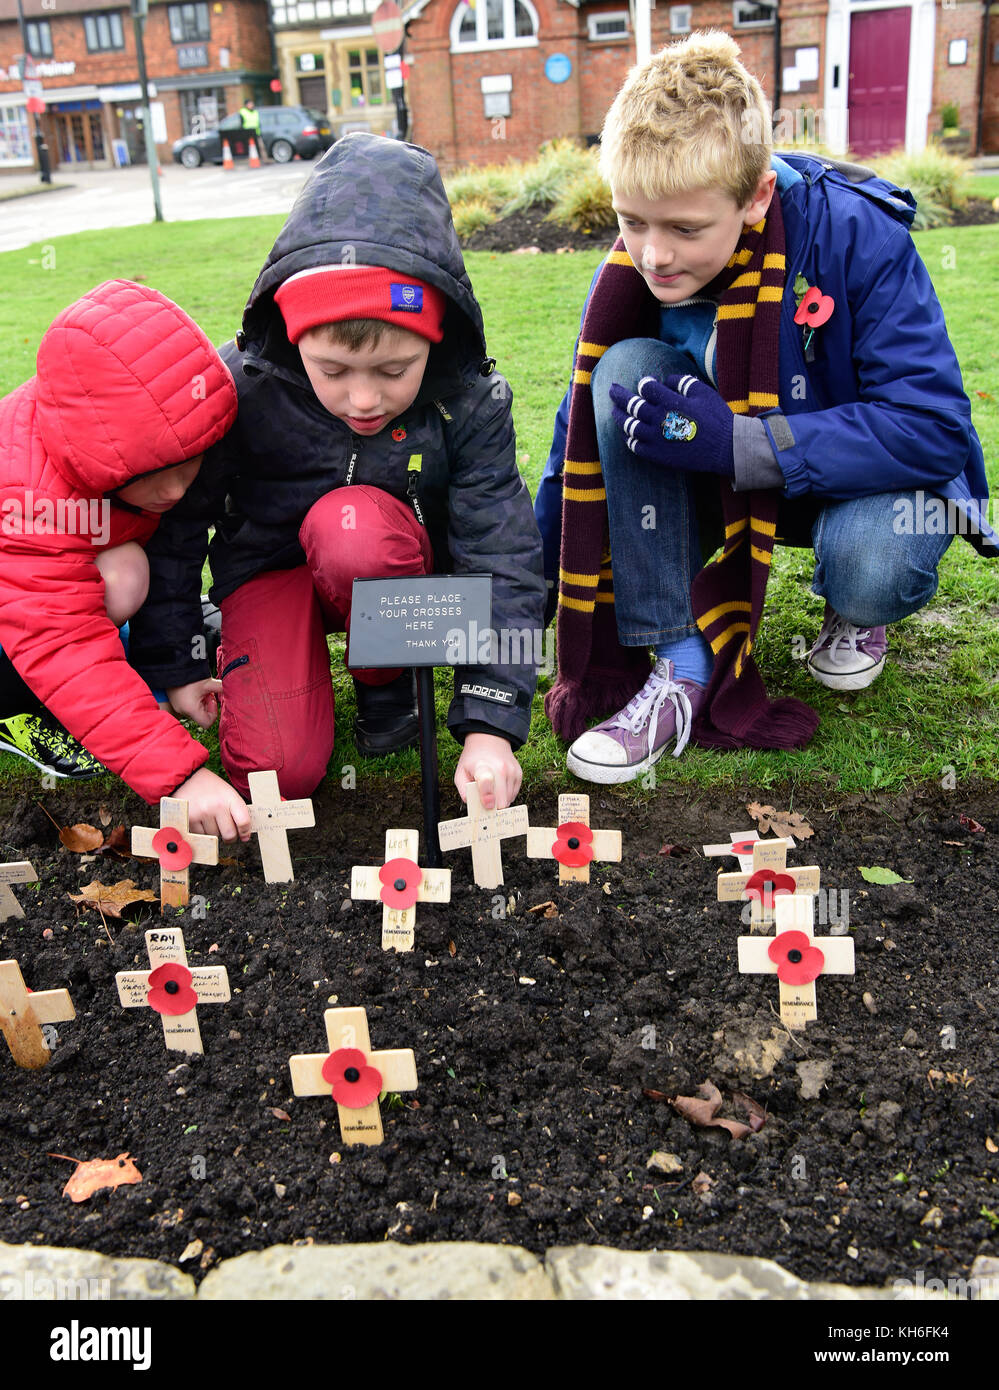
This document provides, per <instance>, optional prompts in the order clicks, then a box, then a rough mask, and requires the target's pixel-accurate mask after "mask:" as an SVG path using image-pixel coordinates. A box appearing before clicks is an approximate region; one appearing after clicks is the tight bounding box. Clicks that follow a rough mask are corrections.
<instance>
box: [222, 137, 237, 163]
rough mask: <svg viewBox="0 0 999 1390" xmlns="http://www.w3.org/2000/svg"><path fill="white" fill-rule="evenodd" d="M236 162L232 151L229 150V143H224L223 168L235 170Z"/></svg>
mask: <svg viewBox="0 0 999 1390" xmlns="http://www.w3.org/2000/svg"><path fill="white" fill-rule="evenodd" d="M235 167H236V161H235V160H234V159H233V157H232V150H231V149H230V148H229V141H228V140H223V141H222V168H223V169H235Z"/></svg>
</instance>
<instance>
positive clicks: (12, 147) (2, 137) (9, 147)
mask: <svg viewBox="0 0 999 1390" xmlns="http://www.w3.org/2000/svg"><path fill="white" fill-rule="evenodd" d="M31 162H32V159H31V131H30V129H29V126H28V113H27V111H26V110H25V108H24V107H23V106H0V166H2V165H10V164H30V163H31Z"/></svg>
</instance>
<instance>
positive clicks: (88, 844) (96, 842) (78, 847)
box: [59, 824, 104, 854]
mask: <svg viewBox="0 0 999 1390" xmlns="http://www.w3.org/2000/svg"><path fill="white" fill-rule="evenodd" d="M59 839H60V840H61V841H62V843H63V844H64V845H65V846H66V848H67V849H68V850H72V852H73V853H74V854H90V853H92V852H93V850H95V849H97V848H99V846H101V845H102V844H103V843H104V831H103V830H98V829H97V826H96V825H85V824H79V825H64V826H63V828H62V829H61V830H60V831H59Z"/></svg>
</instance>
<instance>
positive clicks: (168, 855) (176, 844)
mask: <svg viewBox="0 0 999 1390" xmlns="http://www.w3.org/2000/svg"><path fill="white" fill-rule="evenodd" d="M153 849H154V850H155V851H156V854H157V857H158V858H159V861H160V868H161V869H171V870H177V869H186V868H187V866H188V864H190V862H191V860H192V859H193V858H194V850H193V849H192V848H191V846H190V845H189V844H188V843H187V841H186V840H185V839H184V837H183V835H182V834H181V833H180V831H179V830H177V829H175V828H174V827H173V826H172V825H165V826H164V827H163V829H162V830H157V832H156V834H155V835H154V836H153Z"/></svg>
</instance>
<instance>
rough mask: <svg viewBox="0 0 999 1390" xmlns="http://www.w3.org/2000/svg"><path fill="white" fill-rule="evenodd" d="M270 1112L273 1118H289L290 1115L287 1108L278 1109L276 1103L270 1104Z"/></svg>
mask: <svg viewBox="0 0 999 1390" xmlns="http://www.w3.org/2000/svg"><path fill="white" fill-rule="evenodd" d="M271 1114H272V1115H273V1116H274V1118H275V1120H288V1121H290V1120H291V1116H290V1115H289V1114H288V1112H287V1110H280V1109H279V1108H278V1107H277V1106H276V1105H272V1106H271Z"/></svg>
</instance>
